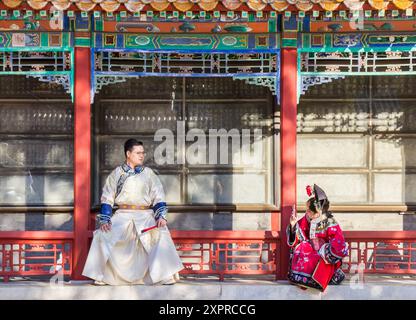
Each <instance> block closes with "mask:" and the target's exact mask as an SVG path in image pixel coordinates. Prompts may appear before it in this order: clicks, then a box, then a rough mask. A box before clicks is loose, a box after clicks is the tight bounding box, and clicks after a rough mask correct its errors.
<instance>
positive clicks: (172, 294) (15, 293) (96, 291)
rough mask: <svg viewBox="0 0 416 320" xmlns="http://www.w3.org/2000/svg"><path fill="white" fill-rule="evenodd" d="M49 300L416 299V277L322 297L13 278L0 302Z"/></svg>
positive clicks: (253, 284) (212, 282)
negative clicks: (97, 284) (98, 284)
mask: <svg viewBox="0 0 416 320" xmlns="http://www.w3.org/2000/svg"><path fill="white" fill-rule="evenodd" d="M29 299H30V300H32V299H36V300H39V299H41V300H48V299H57V300H60V299H65V300H67V299H71V300H83V299H106V300H110V299H122V300H123V299H134V300H136V299H138V300H147V299H152V300H153V299H157V300H194V299H197V300H268V299H273V300H288V299H290V300H293V299H302V300H328V299H330V300H340V299H341V300H369V299H388V300H392V299H393V300H394V299H404V300H408V299H411V300H416V277H415V276H400V277H394V276H376V277H375V276H365V277H364V278H363V279H361V281H360V279H358V276H357V277H352V278H349V279H348V278H347V279H346V280H344V282H343V283H342V284H341V285H339V286H330V287H328V289H327V290H326V291H325V292H324V293H321V292H319V291H317V290H314V289H308V290H301V289H300V288H298V287H296V286H293V285H291V284H289V283H288V282H287V281H273V280H272V279H262V278H257V279H244V278H229V279H226V280H225V281H222V282H219V281H218V279H217V278H215V277H212V278H211V277H204V278H200V277H187V278H182V279H181V281H180V282H179V283H177V284H175V285H171V286H162V285H157V286H143V285H136V286H96V285H93V284H92V282H91V281H62V282H55V283H53V282H52V283H51V282H50V281H33V280H32V281H29V280H24V279H20V280H18V279H17V280H14V281H13V280H12V281H10V282H7V283H5V282H1V283H0V300H29Z"/></svg>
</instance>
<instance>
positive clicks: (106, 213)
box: [98, 203, 113, 224]
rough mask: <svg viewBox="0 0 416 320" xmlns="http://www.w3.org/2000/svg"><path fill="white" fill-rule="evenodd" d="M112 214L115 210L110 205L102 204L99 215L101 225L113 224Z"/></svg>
mask: <svg viewBox="0 0 416 320" xmlns="http://www.w3.org/2000/svg"><path fill="white" fill-rule="evenodd" d="M112 214H113V208H112V207H111V206H110V205H109V204H108V203H102V204H101V208H100V214H99V215H98V217H99V219H100V220H99V222H100V224H104V223H111V216H112Z"/></svg>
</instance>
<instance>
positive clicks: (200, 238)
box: [172, 231, 279, 280]
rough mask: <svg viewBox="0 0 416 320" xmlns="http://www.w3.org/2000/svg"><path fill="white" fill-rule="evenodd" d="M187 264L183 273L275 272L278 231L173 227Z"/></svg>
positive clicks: (221, 277)
mask: <svg viewBox="0 0 416 320" xmlns="http://www.w3.org/2000/svg"><path fill="white" fill-rule="evenodd" d="M172 237H173V239H174V241H175V244H176V248H177V250H178V252H179V255H180V257H181V259H182V262H183V264H184V266H185V269H184V270H183V271H182V272H181V274H211V275H217V276H218V277H219V279H220V280H223V279H224V276H225V275H274V274H276V269H277V259H276V257H277V250H278V244H279V238H278V232H271V231H172Z"/></svg>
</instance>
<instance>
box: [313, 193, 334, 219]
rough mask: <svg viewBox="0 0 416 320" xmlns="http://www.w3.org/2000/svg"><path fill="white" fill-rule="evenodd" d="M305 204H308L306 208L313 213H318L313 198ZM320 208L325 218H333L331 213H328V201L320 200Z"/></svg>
mask: <svg viewBox="0 0 416 320" xmlns="http://www.w3.org/2000/svg"><path fill="white" fill-rule="evenodd" d="M307 203H308V208H309V209H310V210H311V211H312V212H313V213H317V212H318V210H317V209H316V205H315V198H314V197H311V198H309V199H308V201H307ZM321 207H322V213H324V214H326V216H327V217H328V218H331V217H332V216H333V215H332V212H331V211H329V201H328V199H325V200H321Z"/></svg>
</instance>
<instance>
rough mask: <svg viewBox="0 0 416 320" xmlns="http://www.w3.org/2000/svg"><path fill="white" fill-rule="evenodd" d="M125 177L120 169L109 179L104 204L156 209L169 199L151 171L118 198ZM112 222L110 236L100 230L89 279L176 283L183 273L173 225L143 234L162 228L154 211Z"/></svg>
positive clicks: (126, 213)
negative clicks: (119, 181)
mask: <svg viewBox="0 0 416 320" xmlns="http://www.w3.org/2000/svg"><path fill="white" fill-rule="evenodd" d="M122 173H123V169H122V167H121V166H120V167H117V168H116V169H115V170H113V172H112V173H111V174H110V175H109V176H108V178H107V180H106V183H105V186H104V188H103V194H102V197H101V203H106V204H108V205H110V206H113V205H114V204H117V205H118V204H128V205H137V206H154V205H155V204H157V203H159V202H164V201H165V194H164V191H163V186H162V184H161V182H160V180H159V178H158V177H157V175H156V174H155V173H154V172H153V171H152V169H150V168H147V167H146V168H144V170H143V171H142V172H141V173H138V174H135V175H133V176H130V177H128V178H127V180H126V181H125V183H124V185H123V188H122V189H121V192H120V193H119V194H118V195H117V196H116V189H117V181H118V179H119V177H120V175H121V174H122ZM115 197H116V198H115ZM114 198H115V199H114ZM111 224H112V228H111V231H109V232H104V231H101V230H100V229H97V230H96V231H94V238H93V241H92V244H91V248H90V251H89V254H88V258H87V261H86V264H85V267H84V270H83V273H82V274H83V275H84V276H86V277H88V278H91V279H94V280H97V281H101V282H104V283H107V284H109V285H129V284H156V283H158V282H161V281H165V280H169V279H172V277H173V276H174V275H175V274H177V273H178V272H179V271H180V270H182V269H183V264H182V262H181V260H180V258H179V255H178V253H177V251H176V248H175V245H174V243H173V241H172V238H171V236H170V233H169V230H168V228H167V227H164V228H156V229H153V230H151V231H147V232H144V233H141V231H142V230H143V229H145V228H149V227H152V226H154V225H155V224H156V221H155V218H154V212H153V210H152V209H149V210H130V209H129V210H126V209H119V210H117V211H116V212H115V213H114V215H113V216H112V217H111Z"/></svg>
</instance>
